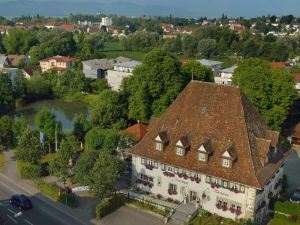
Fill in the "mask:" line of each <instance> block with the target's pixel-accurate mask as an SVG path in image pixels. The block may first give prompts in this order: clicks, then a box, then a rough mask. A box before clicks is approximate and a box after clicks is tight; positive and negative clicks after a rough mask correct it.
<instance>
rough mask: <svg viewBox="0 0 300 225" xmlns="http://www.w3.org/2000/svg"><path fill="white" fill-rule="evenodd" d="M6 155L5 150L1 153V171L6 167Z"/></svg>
mask: <svg viewBox="0 0 300 225" xmlns="http://www.w3.org/2000/svg"><path fill="white" fill-rule="evenodd" d="M5 161H6V159H5V155H4V153H3V152H1V153H0V172H2V171H3V170H4V169H5Z"/></svg>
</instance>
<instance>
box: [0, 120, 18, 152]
mask: <svg viewBox="0 0 300 225" xmlns="http://www.w3.org/2000/svg"><path fill="white" fill-rule="evenodd" d="M14 143H15V136H14V120H13V119H12V118H11V117H9V116H7V115H5V116H2V117H1V118H0V145H2V146H4V147H11V146H13V145H14Z"/></svg>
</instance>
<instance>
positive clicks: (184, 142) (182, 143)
mask: <svg viewBox="0 0 300 225" xmlns="http://www.w3.org/2000/svg"><path fill="white" fill-rule="evenodd" d="M188 147H189V144H188V139H187V137H185V136H184V137H181V138H180V139H179V140H178V141H177V143H176V149H175V150H176V155H180V156H184V155H185V151H186V149H187V148H188Z"/></svg>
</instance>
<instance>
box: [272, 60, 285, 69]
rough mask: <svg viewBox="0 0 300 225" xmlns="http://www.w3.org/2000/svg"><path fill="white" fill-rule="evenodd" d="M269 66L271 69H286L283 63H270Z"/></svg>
mask: <svg viewBox="0 0 300 225" xmlns="http://www.w3.org/2000/svg"><path fill="white" fill-rule="evenodd" d="M270 64H271V66H272V67H273V68H276V69H284V68H285V67H286V64H285V62H271V63H270Z"/></svg>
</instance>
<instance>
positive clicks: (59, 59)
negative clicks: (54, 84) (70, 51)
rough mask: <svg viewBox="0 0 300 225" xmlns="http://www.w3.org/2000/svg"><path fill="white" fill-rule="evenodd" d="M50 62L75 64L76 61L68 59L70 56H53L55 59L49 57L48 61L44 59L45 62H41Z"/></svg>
mask: <svg viewBox="0 0 300 225" xmlns="http://www.w3.org/2000/svg"><path fill="white" fill-rule="evenodd" d="M50 60H55V61H56V62H73V61H75V60H76V59H75V58H72V57H68V56H53V57H49V58H47V59H43V60H41V62H48V61H50Z"/></svg>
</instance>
